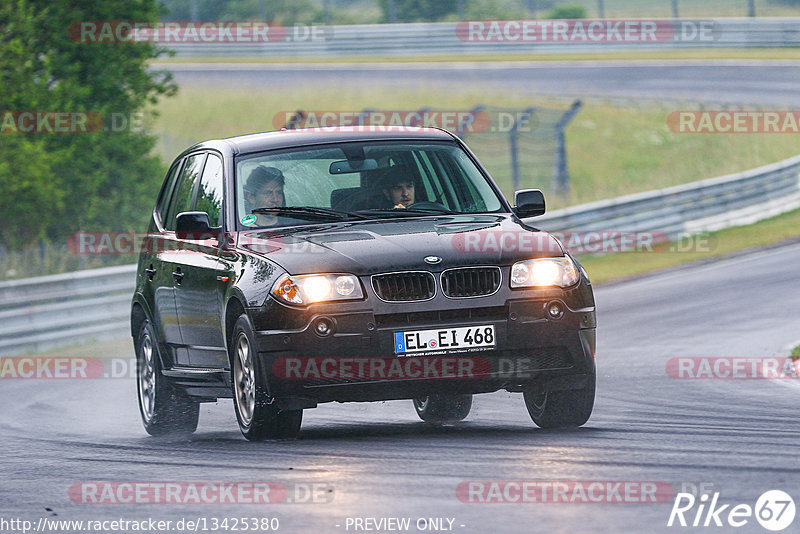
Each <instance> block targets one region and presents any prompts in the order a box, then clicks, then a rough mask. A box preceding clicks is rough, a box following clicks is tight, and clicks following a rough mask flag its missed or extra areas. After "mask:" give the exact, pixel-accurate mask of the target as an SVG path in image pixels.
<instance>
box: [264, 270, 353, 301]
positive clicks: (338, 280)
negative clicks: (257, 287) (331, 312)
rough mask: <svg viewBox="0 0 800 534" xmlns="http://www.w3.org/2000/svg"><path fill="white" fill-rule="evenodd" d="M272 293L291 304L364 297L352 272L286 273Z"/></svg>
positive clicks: (273, 287) (276, 283) (274, 286)
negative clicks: (294, 274)
mask: <svg viewBox="0 0 800 534" xmlns="http://www.w3.org/2000/svg"><path fill="white" fill-rule="evenodd" d="M271 293H272V295H273V296H275V297H277V298H278V300H282V301H284V302H288V303H289V304H314V303H316V302H326V301H330V300H348V299H362V298H364V293H363V292H362V291H361V284H360V283H359V281H358V278H356V277H355V276H353V275H352V274H304V275H299V276H289V275H288V274H285V275H283V276H282V277H280V278H279V279H278V281H277V282H275V285H273V286H272V291H271Z"/></svg>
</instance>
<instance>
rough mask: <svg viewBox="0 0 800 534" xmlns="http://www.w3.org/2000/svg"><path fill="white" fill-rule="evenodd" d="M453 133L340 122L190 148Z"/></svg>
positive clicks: (444, 137) (243, 149)
mask: <svg viewBox="0 0 800 534" xmlns="http://www.w3.org/2000/svg"><path fill="white" fill-rule="evenodd" d="M454 139H455V137H454V136H453V134H451V133H449V132H447V131H446V130H442V129H439V128H425V127H412V126H340V127H332V128H307V129H302V128H301V129H292V130H285V129H284V130H279V131H275V132H264V133H255V134H249V135H240V136H236V137H228V138H226V139H220V140H212V141H205V142H203V143H199V144H197V145H195V146H193V147H191V148H190V149H189V150H187V151H186V152H189V151H190V150H198V149H203V148H217V149H218V148H220V145H227V146H228V147H229V148H230V150H232V151H233V153H234V154H247V153H251V152H261V151H263V150H273V149H279V148H291V147H297V146H308V145H320V144H326V143H343V142H350V141H398V140H410V141H452V140H454Z"/></svg>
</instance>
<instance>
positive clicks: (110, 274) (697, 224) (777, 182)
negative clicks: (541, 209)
mask: <svg viewBox="0 0 800 534" xmlns="http://www.w3.org/2000/svg"><path fill="white" fill-rule="evenodd" d="M798 208H800V156H797V157H794V158H791V159H788V160H785V161H782V162H779V163H775V164H772V165H767V166H765V167H760V168H758V169H753V170H750V171H747V172H742V173H738V174H732V175H728V176H722V177H719V178H711V179H708V180H702V181H699V182H695V183H691V184H686V185H680V186H676V187H670V188H668V189H660V190H656V191H648V192H645V193H638V194H635V195H628V196H624V197H620V198H615V199H612V200H604V201H600V202H593V203H590V204H584V205H581V206H574V207H571V208H566V209H562V210H558V211H554V212H550V213H548V214H546V215H544V216H542V217H536V218H533V219H528V220H527V221H526V222H528V223H529V224H532V225H534V226H536V227H539V228H542V229H544V230H549V231H552V232H555V231H566V230H604V231H615V230H622V231H660V232H664V233H666V234H668V235H669V236H670V237H673V238H675V237H681V236H683V235H687V234H692V233H697V232H701V231H713V230H719V229H722V228H727V227H730V226H736V225H741V224H750V223H753V222H756V221H759V220H761V219H765V218H768V217H772V216H774V215H778V214H780V213H784V212H787V211H790V210H793V209H798ZM135 274H136V266H135V265H124V266H119V267H107V268H104V269H93V270H87V271H78V272H74V273H67V274H59V275H53V276H43V277H39V278H30V279H27V280H12V281H8V282H2V283H0V355H1V356H8V355H13V354H19V353H22V352H27V351H41V350H45V349H48V348H52V347H55V346H58V345H65V344H70V343H77V342H80V341H89V340H91V339H100V338H111V337H115V336H120V337H121V336H124V335H128V334H129V313H130V301H131V296H132V293H133V289H134V285H135Z"/></svg>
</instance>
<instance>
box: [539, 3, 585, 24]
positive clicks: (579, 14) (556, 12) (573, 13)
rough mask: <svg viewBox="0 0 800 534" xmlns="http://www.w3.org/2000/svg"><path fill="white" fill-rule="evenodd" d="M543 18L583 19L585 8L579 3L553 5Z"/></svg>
mask: <svg viewBox="0 0 800 534" xmlns="http://www.w3.org/2000/svg"><path fill="white" fill-rule="evenodd" d="M544 18H546V19H554V20H564V19H585V18H586V8H585V7H583V6H582V5H579V4H566V5H560V6H555V7H554V8H553V9H551V10H550V11H548V12H547V14H546V15H545V16H544Z"/></svg>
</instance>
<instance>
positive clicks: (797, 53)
mask: <svg viewBox="0 0 800 534" xmlns="http://www.w3.org/2000/svg"><path fill="white" fill-rule="evenodd" d="M687 60H688V61H693V60H695V61H714V60H758V61H775V60H782V61H793V60H800V50H798V49H796V48H697V49H667V50H614V51H608V50H602V49H598V50H597V51H594V52H592V51H586V50H581V51H575V52H561V51H559V52H539V53H533V52H504V53H479V52H473V53H461V54H429V55H423V56H417V55H414V56H404V55H393V56H381V55H375V56H373V55H358V56H337V57H328V56H320V57H310V56H309V57H275V56H174V57H171V58H160V59H159V60H158V61H157V62H155V63H154V65H155V66H158V65H159V64H165V65H169V64H175V63H276V64H282V63H291V64H298V63H299V64H303V63H334V64H335V63H434V62H445V63H465V62H499V61H518V62H542V63H547V62H555V61H585V62H595V61H687Z"/></svg>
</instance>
